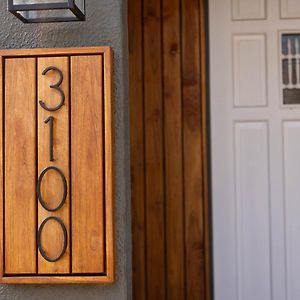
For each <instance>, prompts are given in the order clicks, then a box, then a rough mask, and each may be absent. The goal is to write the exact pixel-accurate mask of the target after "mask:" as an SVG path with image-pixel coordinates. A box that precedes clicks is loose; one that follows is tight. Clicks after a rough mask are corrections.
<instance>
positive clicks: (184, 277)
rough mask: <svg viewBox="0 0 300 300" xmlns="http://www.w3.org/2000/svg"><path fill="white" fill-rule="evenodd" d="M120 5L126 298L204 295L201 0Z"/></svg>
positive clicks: (205, 226)
mask: <svg viewBox="0 0 300 300" xmlns="http://www.w3.org/2000/svg"><path fill="white" fill-rule="evenodd" d="M128 5H129V6H128V8H129V15H128V20H129V51H130V57H129V58H130V60H129V65H130V66H129V67H130V105H131V108H130V113H131V116H130V121H131V149H132V155H131V172H132V178H131V181H132V217H133V221H132V224H133V226H132V230H133V298H134V299H144V298H146V299H156V298H157V299H187V300H189V299H211V293H210V292H211V281H210V276H211V274H210V235H209V214H210V211H209V193H208V192H209V190H208V160H207V156H208V153H207V119H206V113H207V107H206V68H207V61H206V56H205V47H206V40H205V39H206V28H205V22H206V20H205V18H206V13H205V9H206V5H207V1H205V0H191V1H190V0H175V1H171V0H150V1H145V0H140V1H135V0H129V2H128ZM144 202H145V205H144ZM144 245H146V249H145V248H144ZM144 281H146V285H144V284H143V283H144ZM145 295H146V296H145ZM143 297H144V298H143Z"/></svg>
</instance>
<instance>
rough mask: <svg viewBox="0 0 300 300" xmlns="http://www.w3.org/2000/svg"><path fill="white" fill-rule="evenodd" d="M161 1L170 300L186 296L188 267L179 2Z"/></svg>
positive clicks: (172, 0) (167, 270)
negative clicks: (186, 261)
mask: <svg viewBox="0 0 300 300" xmlns="http://www.w3.org/2000/svg"><path fill="white" fill-rule="evenodd" d="M162 3H163V66H164V68H163V83H164V94H163V96H164V120H165V123H164V128H165V174H164V176H165V182H166V208H167V209H166V217H165V218H166V220H165V221H166V244H167V257H166V259H167V268H166V272H167V291H168V293H167V295H168V299H170V300H172V299H178V300H181V299H184V298H185V282H184V269H185V266H184V218H183V217H184V216H183V214H184V209H183V207H184V203H183V174H182V171H183V162H182V154H183V153H182V106H181V100H182V99H181V58H180V53H181V38H180V9H179V8H180V1H179V0H163V1H162ZM170 70H172V71H170Z"/></svg>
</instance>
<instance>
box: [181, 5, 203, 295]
mask: <svg viewBox="0 0 300 300" xmlns="http://www.w3.org/2000/svg"><path fill="white" fill-rule="evenodd" d="M199 17H200V16H199V1H198V0H182V46H183V48H182V50H183V52H182V63H183V65H182V72H183V73H182V80H183V89H182V92H183V137H184V138H183V143H184V144H183V149H184V187H185V188H184V191H185V194H184V199H185V237H186V241H185V247H186V248H185V249H186V289H187V292H186V293H187V299H195V298H197V297H199V295H203V297H204V295H205V263H204V262H205V258H204V257H205V256H204V250H205V249H204V246H205V241H204V221H203V219H204V217H205V216H204V210H203V203H204V191H203V173H202V172H203V153H202V150H203V149H202V126H201V121H202V119H201V118H202V117H201V101H200V99H201V83H200V49H199V47H200V28H199V25H200V22H199Z"/></svg>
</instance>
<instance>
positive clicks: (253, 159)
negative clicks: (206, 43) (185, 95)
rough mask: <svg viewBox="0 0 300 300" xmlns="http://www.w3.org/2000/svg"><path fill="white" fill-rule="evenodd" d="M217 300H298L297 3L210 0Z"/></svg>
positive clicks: (299, 126) (299, 145) (299, 56)
mask: <svg viewBox="0 0 300 300" xmlns="http://www.w3.org/2000/svg"><path fill="white" fill-rule="evenodd" d="M208 2H209V18H210V21H209V23H210V89H211V143H212V144H211V148H212V202H213V253H214V290H215V300H271V299H272V300H300V0H268V1H267V0H209V1H208Z"/></svg>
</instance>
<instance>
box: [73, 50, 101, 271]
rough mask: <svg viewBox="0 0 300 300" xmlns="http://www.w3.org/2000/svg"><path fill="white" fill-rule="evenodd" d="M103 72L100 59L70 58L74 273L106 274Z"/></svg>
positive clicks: (88, 57) (89, 57)
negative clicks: (87, 85) (87, 86)
mask: <svg viewBox="0 0 300 300" xmlns="http://www.w3.org/2000/svg"><path fill="white" fill-rule="evenodd" d="M102 68H103V61H102V56H100V55H99V56H97V57H95V56H93V57H91V56H72V57H71V91H72V92H71V99H72V104H71V111H72V114H71V115H72V120H71V148H72V155H71V169H72V188H71V189H72V193H71V194H72V220H76V221H74V222H72V232H73V233H74V234H72V272H73V273H101V272H104V271H105V265H104V258H105V257H104V253H105V246H104V215H103V208H104V206H103V199H104V192H103V189H104V185H103V183H104V179H103V176H104V173H103V171H104V165H103V155H104V154H103V138H104V137H103V126H104V125H103V122H104V121H103V90H102V88H101V87H102V79H103V78H102ZM86 82H88V83H89V88H86V84H85V83H86ZM90 179H92V180H90Z"/></svg>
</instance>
